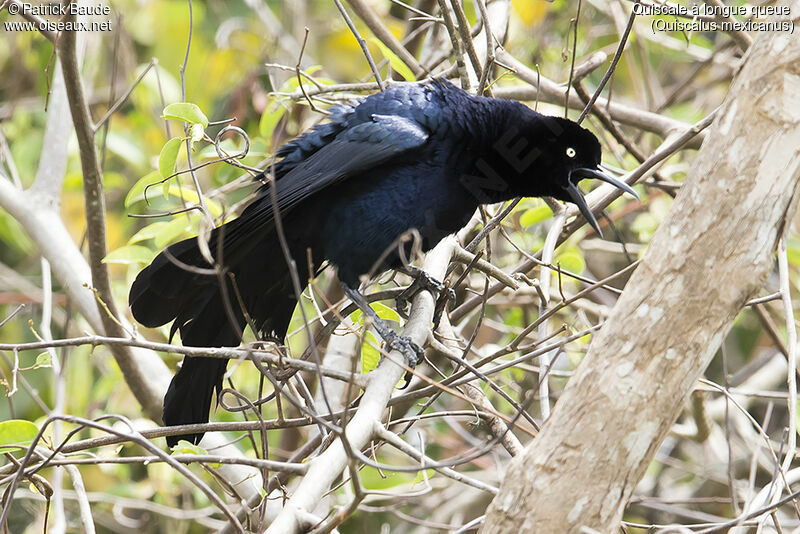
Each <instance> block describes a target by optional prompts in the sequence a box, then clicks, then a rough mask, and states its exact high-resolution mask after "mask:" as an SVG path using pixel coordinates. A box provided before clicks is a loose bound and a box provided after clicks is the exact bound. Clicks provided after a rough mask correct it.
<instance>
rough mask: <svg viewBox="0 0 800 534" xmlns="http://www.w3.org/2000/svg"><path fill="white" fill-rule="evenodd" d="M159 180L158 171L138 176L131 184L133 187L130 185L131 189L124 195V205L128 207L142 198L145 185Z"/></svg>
mask: <svg viewBox="0 0 800 534" xmlns="http://www.w3.org/2000/svg"><path fill="white" fill-rule="evenodd" d="M160 181H161V174H160V173H159V172H158V171H153V172H151V173H148V174H147V175H145V176H144V177H142V178H139V181H138V182H136V183H135V184H133V187H131V190H130V191H128V194H127V195H126V196H125V207H126V208H129V207H131V206H132V205H133V204H136V203H137V202H139V201H140V200H144V190H145V189H146V188H147V186H148V185H151V184H155V183H157V182H160Z"/></svg>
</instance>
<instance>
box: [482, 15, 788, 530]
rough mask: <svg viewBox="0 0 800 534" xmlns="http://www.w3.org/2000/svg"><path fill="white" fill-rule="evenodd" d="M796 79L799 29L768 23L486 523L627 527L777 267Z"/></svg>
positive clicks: (492, 525) (540, 527) (497, 525)
mask: <svg viewBox="0 0 800 534" xmlns="http://www.w3.org/2000/svg"><path fill="white" fill-rule="evenodd" d="M798 4H799V3H798V2H797V1H795V2H793V9H792V11H793V12H797V9H798V8H800V5H798ZM798 79H800V41H798V40H797V39H795V38H794V37H793V36H791V35H790V34H788V33H765V34H761V35H759V36H758V38H757V39H756V42H755V43H754V45H753V47H752V49H751V52H750V56H749V57H748V59H747V61H746V63H745V64H744V66H743V68H742V70H741V71H740V73H739V75H738V76H737V78H736V80H735V81H734V83H733V85H732V87H731V89H730V92H729V95H728V98H727V100H726V102H725V104H724V105H723V107H722V108H721V109H720V110H719V112H718V114H717V120H716V122H715V124H714V127H713V128H712V130H711V131H710V132H709V134H708V136H707V141H706V143H705V144H704V145H703V147H702V149H701V150H700V153H699V154H698V156H697V159H696V160H695V163H694V165H693V167H692V169H691V170H690V172H689V174H688V176H687V180H686V185H685V186H684V187H683V188H682V189H681V191H680V193H679V194H678V196H677V198H676V199H675V202H674V204H673V207H672V210H671V212H670V214H669V215H668V217H667V218H666V219H665V221H664V222H663V224H662V226H661V227H660V228H659V230H658V232H657V233H656V235H655V236H654V237H653V240H652V242H651V244H650V246H649V247H648V249H647V253H646V254H645V257H644V259H643V260H642V264H641V265H640V267H639V268H638V269H637V270H636V272H635V274H634V275H633V277H632V278H631V280H630V282H629V283H628V286H627V288H626V290H625V293H624V294H623V296H622V297H621V298H620V300H619V301H618V303H617V305H616V307H615V309H614V312H613V314H612V316H611V318H610V319H609V320H608V321H607V322H606V324H605V326H604V327H603V329H602V330H601V331H600V333H599V334H598V335H597V336H596V337H595V338H594V340H593V341H592V344H591V347H590V350H589V353H588V354H587V356H586V358H585V359H584V361H583V363H582V364H581V365H580V367H579V369H578V371H577V372H576V374H575V376H574V377H573V378H572V379H571V380H570V382H569V385H568V386H567V389H566V390H565V392H564V394H563V396H562V397H561V399H560V400H559V402H558V404H557V405H556V407H555V409H554V411H553V414H552V416H551V417H550V419H548V421H547V423H546V424H545V426H544V428H543V430H542V432H541V433H540V434H539V436H538V437H537V438H536V439H535V440H534V441H533V443H532V444H531V446H529V447H528V448H527V449H526V450H525V452H524V453H523V454H521V455H519V456H517V457H515V458H514V459H513V460H512V461H511V463H510V464H509V468H508V471H507V475H506V478H505V480H504V482H503V485H502V487H501V491H500V493H499V494H498V496H497V498H496V499H495V500H494V501H493V502H492V505H491V507H490V509H489V513H488V515H487V518H486V524H485V527H484V529H483V532H485V533H501V532H514V533H517V532H520V533H523V532H576V533H577V532H582V531H583V530H582V529H583V528H584V527H588V528H591V529H594V530H596V531H599V532H612V531H615V530H616V529H617V528H618V525H619V521H620V519H621V516H622V511H623V509H624V507H625V505H626V503H627V502H628V499H629V498H630V496H631V494H632V492H633V490H634V487H635V486H636V483H637V481H638V480H639V479H640V478H641V477H642V476H643V475H644V472H645V469H646V468H647V466H648V464H649V462H650V460H651V459H652V458H653V455H654V454H655V451H656V449H657V448H658V445H659V444H660V443H661V441H662V440H663V439H664V437H665V436H666V434H667V432H668V431H669V429H670V427H671V425H672V423H673V422H674V420H675V418H676V417H677V415H678V413H679V412H680V410H681V409H682V407H683V403H682V402H677V401H678V400H680V399H686V398H687V396H688V395H689V393H690V392H691V390H692V389H693V388H694V386H695V384H696V382H697V379H698V378H699V377H700V376H701V374H702V372H703V370H704V369H705V368H706V366H707V365H708V363H709V362H710V361H711V359H712V357H713V356H714V354H715V353H716V351H717V349H718V348H719V346H720V343H721V342H722V340H723V338H724V336H725V333H726V332H727V330H728V329H729V328H730V326H731V324H732V322H733V320H734V318H735V317H736V316H737V314H738V313H739V311H740V310H741V309H742V307H743V306H744V305H745V304H746V302H747V300H748V299H749V298H751V297H752V296H753V295H754V294H755V293H756V291H758V290H759V289H760V288H761V287H762V285H763V283H764V281H765V279H766V277H767V275H768V274H769V273H770V271H771V270H772V266H773V262H774V252H775V248H776V246H777V243H778V239H779V237H780V236H781V234H782V232H783V231H784V226H785V225H786V224H787V222H788V221H789V220H790V219H791V216H792V214H793V213H794V211H795V208H796V204H797V199H798V194H800V181H798V178H800V152H798V150H797V147H798V146H800V113H799V112H798V110H797V108H796V106H787V105H785V104H784V102H787V101H788V100H787V99H789V98H791V95H793V94H795V93H796V80H798ZM753 139H758V140H759V141H760V142H759V143H752V140H753Z"/></svg>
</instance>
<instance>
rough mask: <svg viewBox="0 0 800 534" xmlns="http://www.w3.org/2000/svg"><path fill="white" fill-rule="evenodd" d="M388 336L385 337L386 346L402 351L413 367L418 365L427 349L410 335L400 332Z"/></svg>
mask: <svg viewBox="0 0 800 534" xmlns="http://www.w3.org/2000/svg"><path fill="white" fill-rule="evenodd" d="M386 337H387V339H384V341H386V346H387V347H389V348H390V349H392V350H396V351H398V352H402V353H403V356H405V357H406V360H408V366H409V367H411V368H414V367H416V366H417V364H419V362H421V361H422V358H423V357H424V356H425V351H424V350H423V349H422V347H420V346H419V345H417V344H416V343H414V342H413V341H411V338H410V337H406V336H401V335H400V334H390V335H388V336H386Z"/></svg>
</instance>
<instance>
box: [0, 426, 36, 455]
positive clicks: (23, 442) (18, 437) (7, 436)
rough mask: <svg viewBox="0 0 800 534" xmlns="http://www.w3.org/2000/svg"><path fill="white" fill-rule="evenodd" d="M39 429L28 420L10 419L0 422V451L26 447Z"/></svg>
mask: <svg viewBox="0 0 800 534" xmlns="http://www.w3.org/2000/svg"><path fill="white" fill-rule="evenodd" d="M38 433H39V429H38V428H37V426H36V425H34V424H33V423H31V422H30V421H25V420H23V419H12V420H10V421H3V422H2V423H0V452H7V451H10V450H15V449H27V448H28V447H30V446H31V443H33V440H34V438H36V434H38Z"/></svg>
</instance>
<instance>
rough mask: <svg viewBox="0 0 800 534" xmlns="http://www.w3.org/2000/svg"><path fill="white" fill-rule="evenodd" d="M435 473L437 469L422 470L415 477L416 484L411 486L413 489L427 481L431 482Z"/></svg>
mask: <svg viewBox="0 0 800 534" xmlns="http://www.w3.org/2000/svg"><path fill="white" fill-rule="evenodd" d="M435 473H436V470H435V469H421V470H419V471H417V476H416V477H414V482H413V483H412V484H411V487H412V488H413V487H414V486H416V485H417V484H421V483H423V482H425V481H426V480H430V479H431V478H432V477H433V475H434V474H435Z"/></svg>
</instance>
